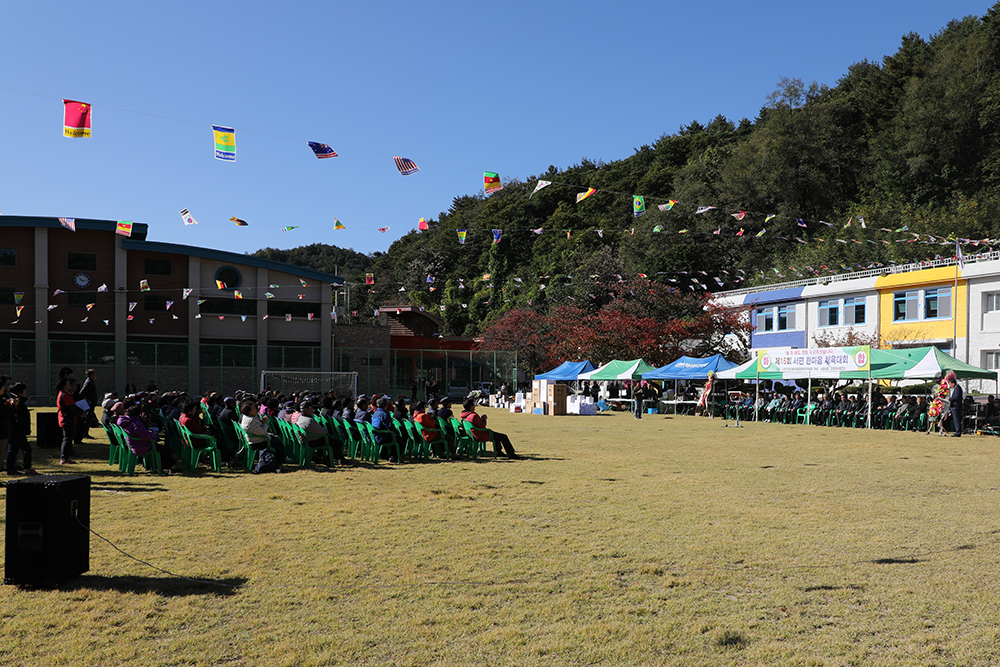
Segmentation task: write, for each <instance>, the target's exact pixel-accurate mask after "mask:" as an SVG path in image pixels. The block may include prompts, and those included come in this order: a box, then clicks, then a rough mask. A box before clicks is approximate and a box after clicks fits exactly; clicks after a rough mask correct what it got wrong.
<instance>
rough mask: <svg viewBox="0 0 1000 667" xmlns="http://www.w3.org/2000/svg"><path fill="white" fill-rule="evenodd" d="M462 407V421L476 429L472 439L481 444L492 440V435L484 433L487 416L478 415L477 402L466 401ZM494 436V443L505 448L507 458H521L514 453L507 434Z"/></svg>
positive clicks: (495, 433) (494, 432)
mask: <svg viewBox="0 0 1000 667" xmlns="http://www.w3.org/2000/svg"><path fill="white" fill-rule="evenodd" d="M462 407H463V408H464V410H462V417H461V419H462V421H467V422H469V423H471V424H472V425H473V427H475V429H476V430H474V431H473V432H472V437H473V438H475V439H476V440H477V441H479V442H486V441H488V440H489V439H490V433H488V432H487V433H484V431H486V430H487V427H486V415H480V414H476V402H475V401H474V400H473V399H471V398H469V399H466V401H465V403H463V404H462ZM492 434H493V443H494V444H495V445H499V446H500V447H502V448H503V450H504V452H505V453H506V454H507V458H511V459H519V458H521V457H520V456H518V455H517V452H515V451H514V445H513V444H512V443H511V441H510V438H509V437H508V436H507V435H506V434H505V433H497V432H496V431H492Z"/></svg>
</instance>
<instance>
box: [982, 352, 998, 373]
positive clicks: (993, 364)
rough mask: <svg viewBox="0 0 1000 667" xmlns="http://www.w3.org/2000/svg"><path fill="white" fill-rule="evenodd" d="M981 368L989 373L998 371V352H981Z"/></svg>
mask: <svg viewBox="0 0 1000 667" xmlns="http://www.w3.org/2000/svg"><path fill="white" fill-rule="evenodd" d="M983 368H985V369H987V370H990V371H995V370H1000V352H983Z"/></svg>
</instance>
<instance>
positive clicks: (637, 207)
mask: <svg viewBox="0 0 1000 667" xmlns="http://www.w3.org/2000/svg"><path fill="white" fill-rule="evenodd" d="M645 213H646V200H645V199H643V198H642V195H632V216H633V217H635V218H638V217H640V216H641V215H643V214H645Z"/></svg>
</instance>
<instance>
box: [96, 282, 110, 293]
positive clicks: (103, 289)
mask: <svg viewBox="0 0 1000 667" xmlns="http://www.w3.org/2000/svg"><path fill="white" fill-rule="evenodd" d="M97 291H98V292H107V291H108V284H107V283H101V286H100V287H98V288H97Z"/></svg>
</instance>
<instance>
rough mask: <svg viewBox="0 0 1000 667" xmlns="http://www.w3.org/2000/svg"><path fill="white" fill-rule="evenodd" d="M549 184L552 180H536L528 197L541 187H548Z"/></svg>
mask: <svg viewBox="0 0 1000 667" xmlns="http://www.w3.org/2000/svg"><path fill="white" fill-rule="evenodd" d="M550 185H552V181H541V180H540V181H538V184H537V185H536V186H535V189H534V190H532V191H531V194H530V195H528V199H531V197H532V196H533V195H534V194H535V193H536V192H538V191H539V190H541V189H542V188H545V187H548V186H550Z"/></svg>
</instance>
